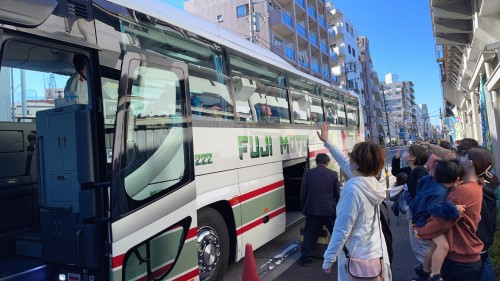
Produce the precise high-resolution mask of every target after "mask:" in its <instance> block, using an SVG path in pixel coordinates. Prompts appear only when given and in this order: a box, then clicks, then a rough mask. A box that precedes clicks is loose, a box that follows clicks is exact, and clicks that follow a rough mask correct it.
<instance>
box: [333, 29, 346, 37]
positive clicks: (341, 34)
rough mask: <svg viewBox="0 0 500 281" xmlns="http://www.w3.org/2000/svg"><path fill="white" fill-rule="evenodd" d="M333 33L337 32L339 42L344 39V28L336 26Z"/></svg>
mask: <svg viewBox="0 0 500 281" xmlns="http://www.w3.org/2000/svg"><path fill="white" fill-rule="evenodd" d="M333 31H335V37H336V38H337V40H339V39H342V38H344V29H342V26H334V27H333Z"/></svg>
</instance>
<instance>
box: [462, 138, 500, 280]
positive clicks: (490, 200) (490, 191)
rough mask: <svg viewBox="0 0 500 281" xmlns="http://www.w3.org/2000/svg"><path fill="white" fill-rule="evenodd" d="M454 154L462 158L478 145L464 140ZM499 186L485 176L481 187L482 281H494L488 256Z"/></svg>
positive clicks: (497, 182) (493, 228)
mask: <svg viewBox="0 0 500 281" xmlns="http://www.w3.org/2000/svg"><path fill="white" fill-rule="evenodd" d="M456 143H457V147H456V149H455V152H456V153H457V154H458V155H460V156H463V155H465V154H466V153H467V151H469V150H470V149H471V148H474V147H477V146H478V145H479V144H478V142H477V141H476V140H475V139H471V138H465V139H462V140H460V141H457V142H456ZM498 185H499V180H498V178H497V176H495V175H494V174H492V176H491V177H488V176H487V175H485V181H484V185H483V202H482V206H481V220H480V221H479V225H478V227H477V236H478V237H479V239H481V241H483V243H484V247H483V250H482V251H481V260H482V263H483V273H482V276H483V277H482V281H494V280H495V271H494V268H493V264H492V261H491V257H490V256H489V252H488V251H489V249H490V247H491V246H492V245H493V239H494V238H495V231H496V229H497V224H496V222H497V198H496V189H497V187H498Z"/></svg>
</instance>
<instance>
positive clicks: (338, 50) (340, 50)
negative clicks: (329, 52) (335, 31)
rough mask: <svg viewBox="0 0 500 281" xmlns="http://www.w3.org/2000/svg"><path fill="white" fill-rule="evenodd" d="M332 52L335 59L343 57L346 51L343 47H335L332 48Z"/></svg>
mask: <svg viewBox="0 0 500 281" xmlns="http://www.w3.org/2000/svg"><path fill="white" fill-rule="evenodd" d="M333 51H334V52H335V53H336V54H337V57H345V53H346V50H345V47H339V46H337V47H335V48H333Z"/></svg>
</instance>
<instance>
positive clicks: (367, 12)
mask: <svg viewBox="0 0 500 281" xmlns="http://www.w3.org/2000/svg"><path fill="white" fill-rule="evenodd" d="M164 1H165V2H167V3H169V4H171V5H173V6H175V7H178V8H180V9H183V3H184V2H185V0H164ZM333 3H334V5H335V7H336V8H337V9H340V10H341V11H342V13H343V15H344V16H346V17H347V18H349V19H350V21H351V22H352V23H353V24H354V28H356V29H357V31H358V34H359V35H360V36H361V35H364V36H367V37H368V40H369V43H370V52H371V56H372V61H373V67H374V69H375V71H377V73H378V76H379V79H381V80H382V79H384V77H385V74H387V73H389V72H391V73H393V74H396V75H397V76H398V80H399V81H412V82H413V84H414V89H415V99H416V102H417V103H419V104H421V103H426V104H427V107H428V109H429V116H430V117H431V122H432V124H440V120H439V108H441V107H442V104H443V98H442V92H441V82H440V81H441V77H440V74H439V69H438V64H437V63H436V55H435V42H436V41H435V38H434V36H433V34H432V24H431V18H430V8H429V2H428V1H421V0H377V1H373V0H334V1H333Z"/></svg>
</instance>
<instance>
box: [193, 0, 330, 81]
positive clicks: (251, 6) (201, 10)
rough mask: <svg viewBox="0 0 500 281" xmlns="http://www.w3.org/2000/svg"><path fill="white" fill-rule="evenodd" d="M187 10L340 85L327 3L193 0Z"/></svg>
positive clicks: (316, 0)
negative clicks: (335, 70)
mask: <svg viewBox="0 0 500 281" xmlns="http://www.w3.org/2000/svg"><path fill="white" fill-rule="evenodd" d="M329 5H330V4H329ZM184 9H185V10H186V11H188V12H191V13H193V14H195V15H198V16H200V17H203V18H206V19H208V20H210V21H212V22H215V23H217V24H219V25H221V26H222V27H224V28H226V29H228V30H231V31H233V32H235V33H237V34H240V35H241V36H243V37H246V38H248V39H249V40H251V41H253V42H255V43H256V44H259V45H261V46H263V47H265V48H268V49H271V50H272V51H273V52H274V53H276V54H278V55H279V56H281V57H282V58H284V59H285V60H287V61H288V62H289V63H290V64H292V65H293V66H295V67H296V68H298V69H299V70H301V71H303V72H306V73H308V74H311V75H313V76H315V77H317V78H319V79H323V80H325V81H327V82H330V83H334V84H337V85H338V84H339V79H338V77H337V76H335V75H332V67H333V66H335V65H337V64H338V59H337V53H335V52H332V51H331V49H330V48H329V46H330V45H331V44H333V42H335V38H336V34H335V33H334V31H333V30H332V29H331V28H330V27H329V25H328V20H327V18H328V17H331V14H330V8H328V7H327V2H326V1H325V0H292V1H290V0H274V1H255V2H253V1H248V0H189V1H187V2H185V3H184Z"/></svg>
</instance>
